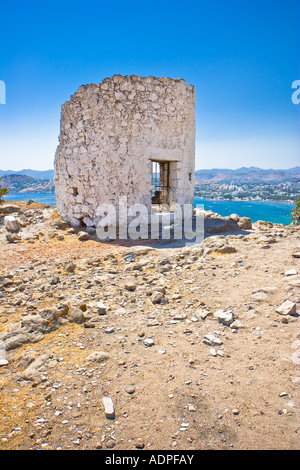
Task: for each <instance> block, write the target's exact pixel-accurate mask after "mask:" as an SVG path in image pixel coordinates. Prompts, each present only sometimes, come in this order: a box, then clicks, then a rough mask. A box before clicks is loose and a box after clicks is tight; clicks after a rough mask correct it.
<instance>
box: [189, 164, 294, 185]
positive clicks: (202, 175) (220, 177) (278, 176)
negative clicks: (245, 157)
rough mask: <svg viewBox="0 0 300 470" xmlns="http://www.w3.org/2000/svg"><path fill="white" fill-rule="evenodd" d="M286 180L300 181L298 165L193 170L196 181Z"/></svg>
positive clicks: (280, 181)
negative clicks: (267, 167)
mask: <svg viewBox="0 0 300 470" xmlns="http://www.w3.org/2000/svg"><path fill="white" fill-rule="evenodd" d="M286 181H300V167H299V166H297V167H294V168H289V169H287V170H273V169H269V170H263V169H262V168H257V167H250V168H244V167H242V168H238V169H236V170H229V169H218V168H213V169H211V170H197V171H195V182H196V183H215V184H222V183H226V184H229V183H233V184H238V183H239V184H242V183H248V184H251V183H254V184H255V183H266V184H275V183H284V182H286Z"/></svg>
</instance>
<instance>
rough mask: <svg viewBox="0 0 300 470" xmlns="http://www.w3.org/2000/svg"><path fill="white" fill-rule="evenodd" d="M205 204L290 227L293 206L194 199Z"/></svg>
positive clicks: (41, 198)
mask: <svg viewBox="0 0 300 470" xmlns="http://www.w3.org/2000/svg"><path fill="white" fill-rule="evenodd" d="M29 199H32V200H33V201H35V202H42V203H44V204H50V205H52V206H55V205H56V202H55V194H54V193H47V194H46V193H13V192H12V193H10V194H8V195H7V196H5V200H6V201H29ZM197 204H203V206H204V209H205V210H212V211H213V212H216V213H217V214H220V215H221V216H223V217H226V216H228V215H230V214H238V215H239V216H241V217H250V219H251V220H252V222H257V221H258V220H264V221H266V222H273V223H276V224H283V225H288V224H290V223H291V220H290V217H291V212H292V210H293V208H294V207H295V206H294V205H293V204H289V203H285V202H273V201H215V200H210V199H200V198H197V197H195V198H194V206H195V207H196V205H197Z"/></svg>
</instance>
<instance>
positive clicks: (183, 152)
mask: <svg viewBox="0 0 300 470" xmlns="http://www.w3.org/2000/svg"><path fill="white" fill-rule="evenodd" d="M155 165H156V166H155ZM194 165H195V94H194V87H193V86H192V85H187V84H186V82H185V81H184V80H182V79H171V78H156V77H138V76H135V75H132V76H121V75H114V76H113V77H111V78H106V79H104V80H103V82H102V83H99V84H90V85H82V86H81V87H80V88H79V90H78V91H77V92H76V93H75V94H74V95H72V96H71V99H70V101H67V102H66V103H65V104H64V105H63V106H62V110H61V129H60V136H59V145H58V148H57V150H56V154H55V188H56V200H57V210H58V212H59V214H60V216H61V217H62V218H63V219H64V220H66V221H67V222H69V223H71V224H72V225H74V226H78V227H79V226H80V225H81V226H96V224H97V222H98V220H97V214H96V212H97V207H98V206H99V204H104V203H112V204H113V205H114V206H115V207H116V209H117V208H118V204H119V197H120V196H126V197H127V202H128V206H131V205H133V204H135V203H139V204H144V205H145V206H146V207H147V209H148V210H150V209H151V205H152V204H153V203H155V202H158V203H160V204H161V203H165V204H169V205H171V204H173V203H178V204H180V205H183V204H191V203H192V201H193V194H194V169H195V167H194ZM153 168H156V170H155V171H157V168H160V181H159V184H158V187H156V188H155V186H154V185H153V175H154V176H155V173H153V171H154V170H153ZM154 180H155V177H154ZM156 182H157V181H156ZM156 190H157V191H156Z"/></svg>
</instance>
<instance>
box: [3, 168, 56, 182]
mask: <svg viewBox="0 0 300 470" xmlns="http://www.w3.org/2000/svg"><path fill="white" fill-rule="evenodd" d="M7 175H25V176H31V177H32V178H37V179H39V180H53V178H54V170H42V171H39V170H29V169H28V170H18V171H14V170H5V171H4V170H0V177H2V176H7Z"/></svg>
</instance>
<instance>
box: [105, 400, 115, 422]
mask: <svg viewBox="0 0 300 470" xmlns="http://www.w3.org/2000/svg"><path fill="white" fill-rule="evenodd" d="M102 402H103V406H104V411H105V415H106V417H107V418H109V419H114V418H115V409H114V404H113V401H112V399H111V398H110V397H103V399H102Z"/></svg>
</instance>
